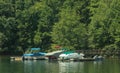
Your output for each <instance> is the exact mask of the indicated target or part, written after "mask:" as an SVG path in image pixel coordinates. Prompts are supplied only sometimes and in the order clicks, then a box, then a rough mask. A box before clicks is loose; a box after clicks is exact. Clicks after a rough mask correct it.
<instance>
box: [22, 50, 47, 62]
mask: <svg viewBox="0 0 120 73" xmlns="http://www.w3.org/2000/svg"><path fill="white" fill-rule="evenodd" d="M38 50H40V48H31V51H32V52H30V53H25V54H23V56H22V59H23V60H45V54H46V53H44V52H39V51H38Z"/></svg>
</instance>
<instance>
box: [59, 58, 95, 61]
mask: <svg viewBox="0 0 120 73" xmlns="http://www.w3.org/2000/svg"><path fill="white" fill-rule="evenodd" d="M59 61H77V62H78V61H96V59H93V58H84V59H64V60H62V59H59Z"/></svg>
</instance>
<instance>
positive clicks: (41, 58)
mask: <svg viewBox="0 0 120 73" xmlns="http://www.w3.org/2000/svg"><path fill="white" fill-rule="evenodd" d="M10 59H11V60H12V61H20V60H45V59H46V57H45V56H34V57H33V56H32V57H31V56H26V57H24V58H23V57H22V56H13V57H10Z"/></svg>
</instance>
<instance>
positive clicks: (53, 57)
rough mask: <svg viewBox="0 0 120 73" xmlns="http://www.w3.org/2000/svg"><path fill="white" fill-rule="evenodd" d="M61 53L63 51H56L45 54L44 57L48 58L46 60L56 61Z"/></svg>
mask: <svg viewBox="0 0 120 73" xmlns="http://www.w3.org/2000/svg"><path fill="white" fill-rule="evenodd" d="M61 53H63V50H57V51H53V52H49V53H46V54H45V56H46V57H47V58H48V60H57V58H58V57H59V55H60V54H61Z"/></svg>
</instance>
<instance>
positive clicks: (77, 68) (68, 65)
mask: <svg viewBox="0 0 120 73" xmlns="http://www.w3.org/2000/svg"><path fill="white" fill-rule="evenodd" d="M83 67H84V62H59V73H69V72H70V73H71V72H73V73H79V72H80V73H81V72H83Z"/></svg>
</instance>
